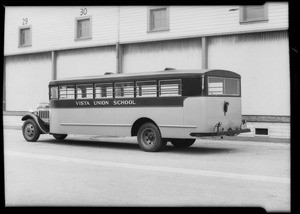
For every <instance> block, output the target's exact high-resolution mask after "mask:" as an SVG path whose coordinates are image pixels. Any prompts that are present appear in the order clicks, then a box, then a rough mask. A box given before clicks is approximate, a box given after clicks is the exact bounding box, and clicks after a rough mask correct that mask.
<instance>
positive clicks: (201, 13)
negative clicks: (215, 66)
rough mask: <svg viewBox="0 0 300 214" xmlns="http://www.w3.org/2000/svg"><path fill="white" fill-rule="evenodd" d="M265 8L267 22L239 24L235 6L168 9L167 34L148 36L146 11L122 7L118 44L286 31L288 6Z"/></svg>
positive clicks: (272, 4) (284, 4) (158, 33)
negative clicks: (266, 10)
mask: <svg viewBox="0 0 300 214" xmlns="http://www.w3.org/2000/svg"><path fill="white" fill-rule="evenodd" d="M267 7H268V18H269V21H267V22H259V23H255V24H253V23H247V24H241V23H240V18H239V16H240V15H239V14H240V11H239V9H240V8H239V6H238V5H227V6H226V5H224V6H223V5H222V6H170V7H169V16H170V23H169V25H170V30H169V31H161V32H151V33H148V32H147V10H148V9H147V7H145V6H143V7H141V6H137V7H132V6H130V7H121V8H120V42H121V43H126V42H136V41H147V40H159V39H170V38H178V37H192V36H205V35H215V34H218V35H222V34H236V33H245V32H251V31H261V30H263V31H266V30H274V29H277V30H278V29H287V27H288V4H287V2H268V3H267ZM231 9H236V10H233V11H230V10H231Z"/></svg>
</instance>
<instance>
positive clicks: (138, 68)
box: [122, 38, 202, 73]
mask: <svg viewBox="0 0 300 214" xmlns="http://www.w3.org/2000/svg"><path fill="white" fill-rule="evenodd" d="M201 57H202V53H201V38H197V39H185V40H173V41H161V42H150V43H139V44H129V45H124V47H123V62H122V68H123V73H137V72H147V71H159V70H164V69H165V68H167V67H171V68H176V69H199V68H201V66H202V62H201Z"/></svg>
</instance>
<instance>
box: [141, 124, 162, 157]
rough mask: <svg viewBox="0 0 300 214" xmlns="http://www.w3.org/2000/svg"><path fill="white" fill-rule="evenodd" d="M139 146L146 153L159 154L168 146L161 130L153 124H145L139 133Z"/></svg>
mask: <svg viewBox="0 0 300 214" xmlns="http://www.w3.org/2000/svg"><path fill="white" fill-rule="evenodd" d="M137 139H138V144H139V146H140V147H141V149H142V150H144V151H146V152H157V151H159V150H160V149H162V148H163V147H164V146H165V145H166V141H165V140H163V139H162V138H161V134H160V131H159V128H158V127H157V126H156V125H154V124H153V123H144V124H143V125H142V126H141V127H140V128H139V130H138V133H137Z"/></svg>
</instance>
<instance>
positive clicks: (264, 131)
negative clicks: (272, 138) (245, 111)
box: [255, 128, 269, 135]
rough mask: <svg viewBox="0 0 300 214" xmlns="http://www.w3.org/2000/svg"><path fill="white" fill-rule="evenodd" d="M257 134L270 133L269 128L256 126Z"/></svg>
mask: <svg viewBox="0 0 300 214" xmlns="http://www.w3.org/2000/svg"><path fill="white" fill-rule="evenodd" d="M255 134H256V135H269V130H268V129H263V128H255Z"/></svg>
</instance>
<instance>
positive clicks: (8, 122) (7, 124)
mask: <svg viewBox="0 0 300 214" xmlns="http://www.w3.org/2000/svg"><path fill="white" fill-rule="evenodd" d="M21 118H22V116H15V115H3V128H4V129H15V130H22V125H23V121H22V120H21ZM205 139H213V140H229V141H255V142H273V143H275V142H276V143H277V142H278V143H290V139H284V138H268V137H246V136H236V137H227V136H224V137H223V139H221V137H213V138H212V137H208V138H205Z"/></svg>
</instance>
